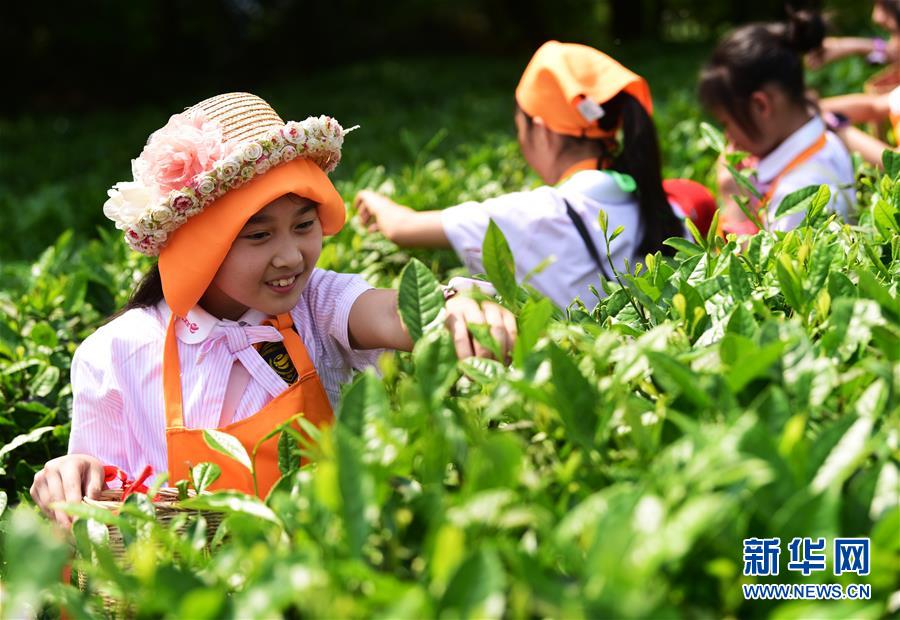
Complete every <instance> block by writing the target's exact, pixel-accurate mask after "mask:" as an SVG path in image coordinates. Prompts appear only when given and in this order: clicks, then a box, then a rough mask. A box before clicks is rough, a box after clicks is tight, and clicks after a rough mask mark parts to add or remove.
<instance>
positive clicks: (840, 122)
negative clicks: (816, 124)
mask: <svg viewBox="0 0 900 620" xmlns="http://www.w3.org/2000/svg"><path fill="white" fill-rule="evenodd" d="M822 120H823V121H824V122H825V126H826V127H827V128H828V130H829V131H832V132H834V131H840V130H841V129H844V128H845V127H849V126H850V119H849V118H847V115H846V114H841V113H840V112H823V113H822Z"/></svg>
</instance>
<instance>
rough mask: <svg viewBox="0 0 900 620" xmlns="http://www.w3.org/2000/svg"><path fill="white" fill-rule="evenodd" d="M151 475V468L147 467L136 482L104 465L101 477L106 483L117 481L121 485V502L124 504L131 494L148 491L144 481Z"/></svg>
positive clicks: (123, 473)
mask: <svg viewBox="0 0 900 620" xmlns="http://www.w3.org/2000/svg"><path fill="white" fill-rule="evenodd" d="M152 475H153V468H152V467H150V466H149V465H147V466H146V467H144V471H142V472H141V475H140V476H138V477H137V479H136V480H129V479H128V474H126V473H125V472H124V471H122V470H121V469H119V468H118V467H116V466H114V465H106V466H104V467H103V476H104V478H105V481H106V482H107V483H109V482H112V481H113V480H118V481H120V482H121V483H122V501H123V502H124V501H125V500H126V499H127V498H128V496H129V495H131V494H132V493H144V494H146V493H147V491H149V490H150V489H149V488H147V485H146V484H144V481H145V480H146V479H147V478H149V477H150V476H152Z"/></svg>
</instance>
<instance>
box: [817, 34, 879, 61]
mask: <svg viewBox="0 0 900 620" xmlns="http://www.w3.org/2000/svg"><path fill="white" fill-rule="evenodd" d="M875 41H876V40H875V39H872V38H866V37H825V40H824V41H823V42H822V47H821V48H819V49H818V50H816V51H813V52H810V53H809V54H807V55H806V66H807V67H809V68H810V69H820V68H821V67H823V66H825V65H827V64H828V63H830V62H834V61H835V60H839V59H841V58H846V57H847V56H865V55H867V54H871V53H872V52H873V51H875V48H876V46H877V45H878V44H877V43H876V42H875Z"/></svg>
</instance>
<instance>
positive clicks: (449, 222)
mask: <svg viewBox="0 0 900 620" xmlns="http://www.w3.org/2000/svg"><path fill="white" fill-rule="evenodd" d="M565 200H568V201H569V204H571V205H572V208H573V209H574V210H575V212H576V213H577V214H578V215H579V216H581V219H582V221H584V224H585V227H586V228H587V230H588V232H589V233H591V237H592V238H593V240H594V244H595V245H596V246H597V251H598V253H599V254H600V259H601V261H604V265H603V268H604V274H607V275H606V276H605V277H609V276H611V274H610V273H609V265H607V264H605V261H606V245H605V242H604V240H603V232H602V231H601V230H600V224H599V222H598V219H597V216H598V215H599V213H600V210H601V209H602V210H604V211H606V214H607V216H608V221H609V226H608V228H607V230H608V231H609V232H610V233H612V231H614V230H615V229H616V228H617V227H618V226H620V225H621V226H624V228H625V230H624V232H623V233H622V234H621V235H619V237H617V238H616V239H615V240H613V242H612V245H611V246H610V253H611V258H612V261H613V264H614V265H615V266H616V269H618V270H624V269H625V262H624V259H625V258H627V259H628V260H629V262H630V263H631V264H632V265H633V264H634V262H635V260H638V259H642V258H643V257H638V255H637V249H638V243H639V242H640V240H641V239H643V236H644V224H643V222H642V221H641V217H640V208H639V206H638V202H637V200H636V199H635V197H634V195H633V194H632V193H629V192H624V191H622V189H621V188H619V186H618V184H617V183H616V182H615V180H614V179H613V178H612V177H611V176H610V175H609V174H606V173H605V172H603V171H602V170H582V171H580V172H576V173H575V174H574V175H572V176H571V177H570V178H569V179H567V180H566V181H564V182H563V183H561V184H560V185H559V186H558V187H550V186H547V185H544V186H541V187H539V188H537V189H534V190H531V191H523V192H514V193H512V194H505V195H503V196H499V197H497V198H490V199H488V200H485V201H484V202H475V201H471V202H464V203H462V204H460V205H457V206H455V207H448V208H447V209H444V210H443V211H441V223H442V225H443V227H444V234H446V235H447V238H448V239H449V240H450V243H451V245H452V246H453V249H454V250H455V251H456V253H457V254H458V255H459V257H460V260H462V261H463V263H464V264H465V266H466V268H467V269H468V270H469V271H470V272H471V273H483V272H484V264H483V263H482V257H481V246H482V244H483V242H484V237H485V235H486V234H487V229H488V224H489V222H490V220H494V223H495V224H496V225H497V226H498V227H499V228H500V230H501V231H502V232H503V235H504V236H505V237H506V241H507V242H508V243H509V248H510V250H511V251H512V255H513V259H514V260H515V264H516V280H518V281H519V282H522V281H523V280H524V279H525V278H526V276H528V274H529V273H530V272H531V271H532V270H533V269H535V268H536V267H537V266H538V265H540V264H541V263H542V262H544V260H546V259H547V258H548V257H553V258H554V259H555V260H554V261H553V263H552V264H550V265H549V266H548V267H547V268H546V269H544V270H543V271H542V272H541V273H538V274H533V275H531V276H530V278H529V280H528V283H529V284H531V286H533V287H534V288H535V289H537V290H538V291H540V292H541V293H543V294H544V295H546V296H547V297H549V298H550V299H552V300H553V302H554V303H555V304H556V305H557V306H559V307H561V308H565V307H566V306H568V305H569V304H570V303H571V302H572V300H573V299H575V298H576V297H579V298H581V300H582V301H583V302H584V303H585V305H586V306H588V307H592V306H593V305H594V304H595V303H596V301H597V298H596V297H595V296H594V294H593V293H591V291H590V289H589V288H588V287H589V286H590V285H594V287H596V288H597V290H598V291H599V292H600V293H601V294H602V290H601V289H600V277H599V275H598V272H597V264H596V263H595V262H594V260H593V258H591V255H590V253H589V252H588V249H587V247H586V246H585V244H584V241H583V240H582V238H581V236H580V235H579V234H578V230H577V229H576V228H575V225H574V224H573V223H572V220H571V219H569V216H568V214H567V213H566V203H565Z"/></svg>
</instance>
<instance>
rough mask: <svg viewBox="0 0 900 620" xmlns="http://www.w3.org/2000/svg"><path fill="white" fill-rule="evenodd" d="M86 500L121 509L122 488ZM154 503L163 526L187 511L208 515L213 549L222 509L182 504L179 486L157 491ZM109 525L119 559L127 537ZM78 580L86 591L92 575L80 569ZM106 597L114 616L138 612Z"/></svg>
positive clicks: (111, 545)
mask: <svg viewBox="0 0 900 620" xmlns="http://www.w3.org/2000/svg"><path fill="white" fill-rule="evenodd" d="M189 494H190V495H191V496H193V495H194V492H193V491H189ZM82 502H84V503H85V504H87V505H89V506H94V507H97V508H102V509H104V510H109V511H111V512H114V513H118V512H119V510H120V509H121V507H122V489H105V490H103V491H101V493H100V498H99V499H89V498H87V497H85V498H84V499H83V500H82ZM153 506H154V508H155V510H156V520H157V522H159V523H160V524H161V525H163V526H167V525H168V524H169V523H170V522H171V521H172V520H173V519H175V518H176V517H177V516H179V515H182V514H185V513H193V514H199V515H202V516H203V518H204V519H206V543H207V549H209V545H210V544H211V543H212V540H213V537H214V536H215V535H216V532H217V531H218V529H219V525H221V523H222V519H223V517H224V515H223V513H221V512H212V511H208V510H195V509H188V508H182V507H181V506H179V504H178V491H177V490H176V489H161V490H160V491H159V493H158V494H157V496H156V499H155V500H154V501H153ZM106 528H107V531H108V532H109V549H110V552H111V553H112V555H113V557H115V558H116V559H117V560H121V559H122V558H124V557H125V540H124V539H123V537H122V533H121V532H120V531H119V528H117V527H116V526H114V525H107V526H106ZM178 531H179V532H181V531H183V530H182V529H181V528H179V530H178ZM77 582H78V587H79V589H81V590H82V591H86V590H87V588H88V579H87V576H86V575H85V574H84V573H82V572H78V573H77ZM102 598H103V608H104V611H105V612H106V613H107V614H109V615H110V616H113V617H122V616H124V617H132V616H134V613H133V611H134V610H130V609H128V608H126V607H123V603H122V602H121V601H118V600H116V599H114V598H111V597H108V596H102Z"/></svg>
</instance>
